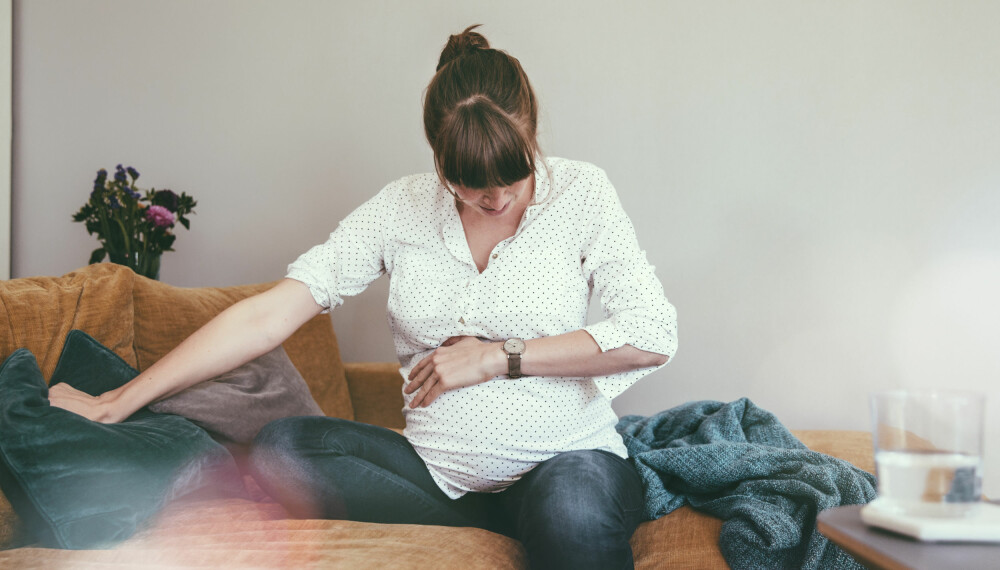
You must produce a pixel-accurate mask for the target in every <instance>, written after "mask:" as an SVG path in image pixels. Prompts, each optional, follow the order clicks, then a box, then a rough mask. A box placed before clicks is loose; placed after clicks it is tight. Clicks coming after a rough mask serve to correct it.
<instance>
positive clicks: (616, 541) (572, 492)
mask: <svg viewBox="0 0 1000 570" xmlns="http://www.w3.org/2000/svg"><path fill="white" fill-rule="evenodd" d="M536 470H541V471H538V472H537V473H534V472H533V473H532V474H531V476H532V478H533V479H534V480H533V481H531V482H530V483H531V487H530V489H529V490H528V492H527V493H526V495H525V497H524V501H525V504H523V506H522V507H521V510H520V512H521V521H520V524H519V525H518V526H519V527H520V528H519V533H518V534H519V535H520V538H521V540H522V541H524V542H525V545H526V546H527V547H528V549H529V555H530V556H531V557H532V558H533V559H536V564H541V565H542V566H550V565H553V564H557V563H560V564H561V563H562V562H569V561H573V564H572V565H578V564H584V567H601V566H600V565H602V564H603V565H607V566H605V567H619V566H626V567H627V566H628V562H630V561H631V549H630V547H629V538H630V537H631V536H632V532H633V531H634V530H635V528H636V527H637V526H638V524H639V522H640V520H641V512H642V488H641V481H640V480H639V478H638V475H636V473H635V471H634V469H633V468H632V466H631V465H629V464H628V463H627V462H626V461H625V460H623V459H621V458H620V457H617V456H613V455H611V454H606V453H604V452H598V451H574V452H568V453H564V454H561V455H559V456H556V457H555V458H553V459H550V460H549V461H547V462H545V463H542V464H541V465H539V466H538V467H537V468H536ZM539 556H541V557H542V558H545V560H544V561H541V560H537V558H538V557H539ZM550 556H551V558H546V557H550ZM589 563H599V565H598V566H587V564H589ZM572 565H571V566H572Z"/></svg>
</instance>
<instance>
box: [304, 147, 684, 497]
mask: <svg viewBox="0 0 1000 570" xmlns="http://www.w3.org/2000/svg"><path fill="white" fill-rule="evenodd" d="M537 164H538V171H537V172H536V174H535V196H534V199H533V202H532V203H531V204H530V205H529V206H528V208H527V210H526V211H525V213H524V217H523V218H522V220H521V223H520V225H519V227H518V228H517V230H516V232H515V234H514V235H513V236H512V237H510V238H508V239H506V240H504V241H502V242H500V243H499V244H498V245H497V246H496V248H495V249H494V250H493V251H492V252H491V254H490V258H489V263H488V265H487V266H486V269H485V270H484V271H483V272H482V273H480V272H479V270H478V268H477V267H476V264H475V262H474V261H473V258H472V253H471V251H470V249H469V246H468V242H467V241H466V238H465V233H464V230H463V227H462V222H461V220H460V218H459V214H458V210H457V208H456V205H455V201H454V198H453V197H452V196H451V195H450V194H449V193H448V192H447V190H446V189H445V187H444V186H443V185H442V184H441V183H440V181H439V179H438V177H437V175H436V174H434V173H428V174H418V175H414V176H408V177H406V178H403V179H400V180H397V181H396V182H393V183H391V184H389V185H388V186H386V187H385V188H383V189H382V191H381V192H379V193H378V194H377V195H376V196H375V197H373V198H371V199H370V200H368V201H367V202H366V203H364V204H363V205H362V206H361V207H359V208H358V209H357V210H355V211H354V212H352V213H351V214H350V215H349V216H348V217H347V218H345V219H344V220H343V221H342V222H341V223H340V225H339V226H338V227H337V229H336V230H335V231H334V232H333V233H332V234H330V238H329V239H328V240H327V241H326V242H325V243H323V244H320V245H317V246H315V247H313V248H312V249H310V250H309V251H307V252H306V253H304V254H303V255H302V256H300V257H299V258H298V259H297V260H296V261H295V262H294V263H292V264H291V265H289V266H288V277H289V278H292V279H295V280H298V281H301V282H302V283H305V284H306V285H307V286H308V287H309V290H310V291H311V292H312V295H313V297H314V298H315V299H316V302H317V303H319V304H320V305H322V306H323V307H326V308H333V307H336V306H338V305H340V304H341V303H343V302H344V297H349V296H352V295H356V294H358V293H360V292H361V291H363V290H364V289H365V288H366V287H367V286H368V285H369V284H370V283H371V282H372V281H374V280H375V279H376V278H378V277H380V276H381V275H383V274H388V275H389V276H390V284H389V299H388V303H387V309H388V319H389V325H390V327H391V329H392V335H393V340H394V343H395V348H396V354H397V355H398V357H399V361H400V364H401V365H402V369H401V370H400V373H401V374H402V376H403V378H404V382H405V381H406V380H405V379H406V377H407V375H408V374H409V371H410V369H411V368H412V367H413V366H414V365H415V364H416V363H417V362H419V361H420V360H421V359H422V358H423V357H425V356H427V355H428V354H430V352H431V351H433V350H434V349H435V348H437V347H438V346H440V345H441V343H442V342H444V341H445V340H447V339H448V338H450V337H453V336H463V335H465V336H475V337H480V338H483V339H487V340H491V341H503V340H505V339H508V338H512V337H517V338H523V339H531V338H539V337H545V336H553V335H558V334H562V333H566V332H571V331H574V330H579V329H584V330H586V331H587V332H588V333H590V335H591V336H592V337H593V338H594V340H595V341H597V344H598V345H599V346H600V347H601V350H604V351H607V350H611V349H613V348H618V347H620V346H623V345H625V344H629V345H632V346H634V347H636V348H639V349H642V350H645V351H649V352H655V353H659V354H665V355H668V356H673V354H674V352H675V351H676V349H677V334H676V332H677V319H676V312H675V310H674V307H673V306H672V305H671V304H670V303H669V302H668V301H667V299H666V297H665V296H664V293H663V286H662V285H661V284H660V281H659V280H658V279H657V277H656V275H655V274H654V273H653V267H652V266H651V265H650V264H649V263H648V261H647V260H646V255H645V252H644V251H643V250H642V249H640V248H639V244H638V242H637V240H636V237H635V230H634V229H633V227H632V223H631V222H630V221H629V219H628V216H627V215H626V214H625V211H624V210H623V209H622V207H621V203H620V201H619V199H618V195H617V193H616V192H615V189H614V187H613V186H612V185H611V182H610V181H609V180H608V178H607V176H606V175H605V173H604V171H603V170H601V169H599V168H597V167H595V166H593V165H591V164H587V163H584V162H577V161H571V160H566V159H559V158H551V157H550V158H547V159H545V160H538V161H537ZM592 295H596V299H597V300H598V301H599V302H600V306H601V307H602V309H603V316H604V318H603V320H601V321H599V322H596V323H592V324H589V325H588V324H587V312H588V306H589V304H590V299H591V296H592ZM653 370H655V368H644V369H641V370H634V371H630V372H624V373H620V374H615V375H612V376H602V377H593V378H578V377H538V376H534V377H523V378H520V379H517V380H509V379H506V377H498V378H496V379H493V380H491V381H488V382H484V383H481V384H477V385H475V386H469V387H466V388H460V389H456V390H451V391H448V392H445V393H444V394H442V395H440V396H439V397H438V398H437V399H436V400H435V401H434V402H433V403H431V404H430V405H429V406H428V407H426V408H417V409H410V408H409V406H404V408H403V412H404V414H405V416H406V429H405V430H404V435H405V436H406V437H407V439H408V440H409V441H410V443H411V444H412V445H413V447H414V448H415V449H416V451H417V453H419V454H420V456H421V457H422V458H423V460H424V462H425V463H426V464H427V468H428V469H429V470H430V473H431V475H432V476H433V477H434V480H435V481H436V482H437V484H438V486H439V487H441V489H442V490H443V491H444V492H445V493H446V494H447V495H448V496H450V497H452V498H458V497H460V496H462V495H463V494H465V493H467V492H470V491H476V492H499V491H502V490H503V489H504V488H506V487H507V486H509V485H510V484H511V483H513V482H514V481H517V480H518V479H519V478H520V477H521V476H522V475H524V474H525V473H527V472H528V471H529V470H531V469H532V468H533V467H534V466H535V465H537V464H538V463H540V462H542V461H544V460H546V459H549V458H550V457H552V456H554V455H556V454H558V453H561V452H565V451H572V450H577V449H604V450H607V451H610V452H612V453H616V454H618V455H620V456H622V457H627V452H626V450H625V446H624V444H623V443H622V440H621V436H619V435H618V433H617V432H616V431H615V424H616V423H617V421H618V418H617V416H616V415H615V413H614V410H612V408H611V398H613V397H615V396H616V395H618V394H620V393H621V392H622V391H624V390H625V389H626V388H628V387H629V386H630V385H631V384H633V383H634V382H635V381H636V380H638V379H639V378H641V377H643V376H645V375H646V374H649V373H650V372H652V371H653ZM414 395H415V394H404V396H403V397H404V400H405V401H406V403H407V404H408V403H409V401H410V400H411V399H412V398H413V396H414Z"/></svg>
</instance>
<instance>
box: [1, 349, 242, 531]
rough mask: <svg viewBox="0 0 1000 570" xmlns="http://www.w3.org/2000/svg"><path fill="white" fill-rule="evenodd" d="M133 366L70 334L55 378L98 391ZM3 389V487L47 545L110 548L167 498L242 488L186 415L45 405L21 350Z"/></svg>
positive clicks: (43, 389) (33, 366) (222, 455)
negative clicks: (121, 416) (110, 413)
mask: <svg viewBox="0 0 1000 570" xmlns="http://www.w3.org/2000/svg"><path fill="white" fill-rule="evenodd" d="M137 373H138V372H137V371H136V370H135V369H133V368H132V367H130V366H129V365H128V364H127V363H125V362H124V361H123V360H121V358H119V357H118V356H117V355H115V354H114V353H112V352H111V351H109V350H107V349H105V348H104V347H103V346H101V345H100V344H99V343H98V342H97V341H95V340H94V339H93V338H91V337H89V336H88V335H86V334H85V333H82V332H80V331H72V332H70V334H69V336H68V337H67V339H66V343H65V349H64V350H63V353H62V355H61V356H60V358H59V363H58V365H57V367H56V370H55V377H56V378H57V380H54V381H55V382H58V379H63V378H64V379H66V382H67V383H68V384H70V385H71V386H73V387H75V388H77V389H79V390H82V391H84V392H86V393H89V394H91V395H97V394H101V393H104V392H106V391H108V390H112V389H114V388H117V387H118V386H121V385H122V384H124V383H125V382H127V381H128V380H130V379H132V378H133V377H135V375H136V374H137ZM0 395H2V397H0V484H2V485H3V489H4V492H5V493H6V495H7V497H8V498H9V499H10V502H11V503H12V504H13V505H14V508H15V510H16V511H17V512H18V514H19V515H20V516H21V518H22V520H23V521H24V523H25V526H26V527H27V529H28V532H30V533H31V534H32V535H34V536H35V537H36V538H37V539H38V540H39V541H40V542H41V543H42V544H44V545H46V546H53V547H59V548H72V549H77V548H100V547H106V546H110V545H112V544H114V543H116V542H118V541H121V540H124V539H126V538H128V537H129V536H131V535H132V534H133V533H134V532H135V530H136V529H137V528H138V527H139V526H140V525H141V524H142V523H143V522H144V521H145V520H146V519H148V518H149V517H150V516H152V515H154V514H155V513H156V512H157V511H158V510H159V509H160V508H161V507H162V506H163V505H164V504H166V503H167V502H168V501H170V500H172V499H175V498H177V497H180V496H183V495H185V494H187V493H190V492H192V491H198V490H207V489H211V488H217V489H219V490H222V491H223V492H225V493H227V494H230V495H231V494H233V493H237V492H242V481H241V480H240V476H239V472H238V471H237V468H236V465H235V463H234V461H233V458H232V457H231V456H230V455H229V453H228V452H227V451H226V450H225V448H223V447H222V446H221V445H219V444H217V443H215V442H214V441H212V439H211V438H209V437H208V434H207V433H205V432H204V431H203V430H201V429H200V428H198V427H197V426H195V425H194V424H192V423H191V422H189V421H187V420H185V419H184V418H181V417H179V416H172V415H159V414H153V413H152V412H149V411H145V410H141V411H139V412H137V413H136V414H134V415H132V416H131V417H130V418H128V419H127V420H126V421H124V422H122V423H120V424H108V425H106V424H101V423H97V422H92V421H90V420H88V419H86V418H83V417H82V416H79V415H77V414H74V413H72V412H69V411H66V410H63V409H61V408H56V407H53V406H50V405H49V402H48V387H47V386H46V385H45V381H44V380H43V378H42V374H41V371H40V370H39V368H38V365H37V362H36V360H35V358H34V356H33V355H32V354H31V352H30V351H28V350H26V349H20V350H17V351H15V352H14V354H13V355H11V356H10V358H8V359H7V360H6V361H5V362H4V364H3V365H2V367H0Z"/></svg>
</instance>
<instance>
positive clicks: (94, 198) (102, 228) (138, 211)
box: [73, 164, 198, 279]
mask: <svg viewBox="0 0 1000 570" xmlns="http://www.w3.org/2000/svg"><path fill="white" fill-rule="evenodd" d="M138 178H139V172H138V171H136V169H134V168H132V167H131V166H129V167H127V168H123V167H122V165H120V164H119V165H118V166H117V167H116V168H115V174H114V176H113V177H112V178H108V171H107V170H105V169H103V168H102V169H100V170H98V171H97V178H96V179H95V180H94V189H93V191H92V192H91V193H90V199H89V200H87V202H86V203H85V204H84V205H83V207H81V208H80V211H79V212H77V213H76V214H74V215H73V221H74V222H83V223H84V224H85V226H86V228H87V232H88V233H89V234H90V235H95V234H96V235H97V239H98V241H100V243H101V247H99V248H97V249H95V250H94V251H93V253H91V254H90V263H97V262H99V261H102V260H103V259H104V258H105V256H107V257H108V258H109V259H110V261H111V262H112V263H118V264H120V265H125V266H128V267H131V268H132V270H133V271H135V272H136V273H138V274H139V275H144V276H146V277H149V278H151V279H159V276H160V256H162V255H163V252H165V251H174V249H173V244H174V240H175V239H177V236H176V235H175V234H174V233H173V231H172V230H173V228H174V226H175V225H176V224H177V222H180V223H181V225H183V226H184V228H185V229H190V228H191V222H190V221H189V220H188V219H187V217H186V216H187V215H188V214H193V213H194V207H195V206H197V205H198V203H197V202H195V200H194V198H192V197H191V196H188V195H187V194H185V193H183V192H181V194H180V195H177V194H176V193H174V192H173V191H172V190H156V189H155V188H151V189H149V190H144V191H140V189H139V188H136V186H135V181H136V180H137V179H138Z"/></svg>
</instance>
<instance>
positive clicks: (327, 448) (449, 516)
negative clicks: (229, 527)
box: [250, 417, 474, 526]
mask: <svg viewBox="0 0 1000 570" xmlns="http://www.w3.org/2000/svg"><path fill="white" fill-rule="evenodd" d="M250 466H251V470H252V473H253V475H254V477H255V478H256V479H257V480H258V482H260V484H261V486H262V487H263V488H264V490H265V491H267V492H268V493H269V494H270V495H271V496H272V497H274V498H275V499H276V500H278V502H280V503H281V504H282V505H283V506H285V508H286V509H288V510H289V512H291V513H292V514H293V515H296V516H300V517H324V518H339V519H348V520H357V521H369V522H387V523H414V524H443V525H450V526H465V525H471V524H473V523H472V521H471V520H470V518H469V516H468V515H467V514H463V513H462V512H461V509H460V507H459V506H458V505H456V504H455V502H454V501H452V500H451V499H450V498H449V497H448V496H447V495H445V494H444V493H443V492H442V491H441V489H440V488H438V486H437V484H436V483H435V482H434V480H433V478H432V477H431V475H430V473H429V472H428V471H427V467H426V466H425V465H424V462H423V460H422V459H421V458H420V456H419V455H418V454H417V452H416V451H415V450H414V449H413V446H412V445H410V443H409V442H408V441H407V440H406V438H405V437H403V436H402V435H400V434H398V433H396V432H394V431H392V430H389V429H386V428H382V427H378V426H373V425H368V424H363V423H359V422H353V421H349V420H342V419H338V418H326V417H301V418H285V419H282V420H277V421H275V422H271V423H270V424H268V425H267V426H265V427H264V429H263V430H261V432H260V434H258V436H257V438H256V439H255V440H254V444H253V447H252V448H251V452H250ZM472 514H474V513H469V515H472Z"/></svg>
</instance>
